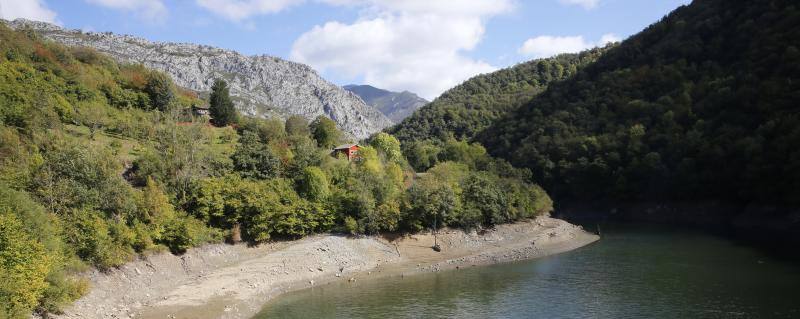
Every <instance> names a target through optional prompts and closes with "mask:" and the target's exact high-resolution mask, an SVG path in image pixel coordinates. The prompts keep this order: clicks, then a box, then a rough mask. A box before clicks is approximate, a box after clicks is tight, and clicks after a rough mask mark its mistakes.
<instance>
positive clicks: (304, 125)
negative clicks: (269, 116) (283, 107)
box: [284, 115, 310, 136]
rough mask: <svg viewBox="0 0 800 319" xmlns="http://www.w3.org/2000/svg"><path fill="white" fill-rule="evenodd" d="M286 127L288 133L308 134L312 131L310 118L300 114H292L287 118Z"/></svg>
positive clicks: (290, 134)
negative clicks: (307, 118) (309, 123)
mask: <svg viewBox="0 0 800 319" xmlns="http://www.w3.org/2000/svg"><path fill="white" fill-rule="evenodd" d="M284 128H285V129H286V135H289V136H292V135H308V134H309V133H310V131H309V129H308V120H306V118H305V117H302V116H300V115H291V116H289V117H288V118H286V125H284Z"/></svg>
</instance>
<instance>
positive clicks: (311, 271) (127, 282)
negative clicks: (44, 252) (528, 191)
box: [59, 217, 599, 318]
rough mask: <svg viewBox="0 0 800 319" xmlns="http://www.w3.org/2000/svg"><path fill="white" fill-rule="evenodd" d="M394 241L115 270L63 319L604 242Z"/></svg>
mask: <svg viewBox="0 0 800 319" xmlns="http://www.w3.org/2000/svg"><path fill="white" fill-rule="evenodd" d="M437 237H438V243H439V245H440V246H441V247H442V251H441V252H435V251H433V249H431V246H432V245H433V241H434V238H433V236H432V235H431V234H416V235H411V236H405V237H400V238H394V239H392V240H387V239H386V238H381V237H365V238H350V237H346V236H340V235H329V234H327V235H316V236H311V237H308V238H304V239H301V240H297V241H291V242H277V243H270V244H264V245H260V246H258V247H248V246H246V245H233V246H232V245H222V244H220V245H208V246H204V247H199V248H195V249H192V250H190V251H189V252H187V253H186V254H184V255H182V256H174V255H171V254H158V255H153V256H149V257H147V258H144V259H142V260H138V261H135V262H131V263H128V264H126V265H124V266H123V267H120V268H119V269H115V270H112V271H110V272H108V273H100V272H97V271H93V272H90V273H87V274H86V276H88V278H89V280H90V281H91V283H92V289H91V291H90V292H89V294H87V295H86V296H84V297H83V298H81V299H80V300H78V301H77V302H76V303H75V304H74V305H73V306H72V307H71V308H69V309H67V311H66V313H65V314H64V315H61V316H59V317H60V318H247V317H249V316H252V315H254V314H255V313H256V312H258V310H259V309H260V308H261V306H262V305H263V304H264V303H265V302H267V301H268V300H269V299H271V298H273V297H275V296H277V295H279V294H281V293H284V292H287V291H291V290H296V289H303V288H308V287H311V286H313V285H322V284H325V283H327V282H331V281H334V280H360V279H367V278H374V277H379V276H391V275H411V274H414V273H420V272H428V271H440V270H444V269H452V268H457V267H465V266H473V265H486V264H494V263H500V262H508V261H514V260H522V259H531V258H538V257H542V256H547V255H552V254H557V253H561V252H564V251H568V250H572V249H575V248H578V247H581V246H584V245H587V244H589V243H592V242H594V241H596V240H598V239H599V237H598V236H596V235H594V234H590V233H588V232H586V231H584V230H583V229H582V228H580V227H578V226H575V225H572V224H569V223H567V222H565V221H563V220H559V219H554V218H549V217H540V218H538V219H536V220H531V221H525V222H519V223H515V224H509V225H501V226H498V227H497V228H495V229H493V230H488V231H485V232H482V233H476V232H474V231H473V232H469V233H467V232H463V231H460V230H443V231H440V233H439V235H438V236H437Z"/></svg>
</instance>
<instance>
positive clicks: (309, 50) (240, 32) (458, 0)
mask: <svg viewBox="0 0 800 319" xmlns="http://www.w3.org/2000/svg"><path fill="white" fill-rule="evenodd" d="M689 2H691V1H690V0H527V1H525V0H0V16H2V17H3V18H4V19H7V20H9V19H15V18H28V19H32V20H39V21H46V22H51V23H55V24H57V25H60V26H62V27H65V28H70V29H81V30H84V31H94V32H105V31H110V32H114V33H119V34H130V35H135V36H139V37H142V38H145V39H148V40H151V41H170V42H190V43H197V44H206V45H212V46H217V47H222V48H225V49H231V50H236V51H238V52H241V53H243V54H247V55H261V54H267V55H272V56H278V57H281V58H285V59H288V60H292V61H296V62H301V63H305V64H309V65H311V66H312V67H313V68H314V69H316V70H317V71H318V72H319V73H320V74H321V75H322V76H323V77H324V78H326V79H328V80H330V81H332V82H334V83H336V84H339V85H345V84H351V83H353V84H370V85H373V86H376V87H379V88H383V89H389V90H392V91H403V90H408V91H411V92H414V93H417V94H419V95H420V96H422V97H424V98H427V99H433V98H435V97H436V96H438V95H439V94H440V93H442V92H444V91H445V90H447V89H449V88H451V87H453V86H455V85H458V84H459V83H461V82H463V81H464V80H467V79H469V78H470V77H472V76H475V75H477V74H481V73H487V72H492V71H494V70H497V69H500V68H504V67H509V66H512V65H514V64H517V63H520V62H524V61H528V60H532V59H536V58H545V57H549V56H552V55H555V54H559V53H565V52H578V51H581V50H585V49H588V48H591V47H594V46H598V45H603V44H605V43H608V42H613V41H620V40H624V39H625V38H627V37H629V36H630V35H633V34H635V33H636V32H638V31H640V30H642V29H643V28H645V27H647V26H648V25H650V24H652V23H654V22H656V21H658V20H659V19H660V18H661V17H663V16H664V15H666V14H668V13H669V12H670V11H672V10H674V9H675V8H677V7H679V6H680V5H684V4H688V3H689Z"/></svg>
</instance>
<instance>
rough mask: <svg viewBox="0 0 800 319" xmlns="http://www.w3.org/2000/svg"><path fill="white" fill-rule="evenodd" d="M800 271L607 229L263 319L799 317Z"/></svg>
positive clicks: (707, 243) (694, 240)
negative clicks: (559, 249) (518, 256)
mask: <svg viewBox="0 0 800 319" xmlns="http://www.w3.org/2000/svg"><path fill="white" fill-rule="evenodd" d="M798 300H800V266H798V265H797V264H796V263H792V262H787V261H783V260H779V259H775V258H772V257H770V256H768V255H765V254H763V253H761V252H760V251H758V250H756V249H753V248H751V247H748V246H740V245H737V244H736V243H735V242H732V241H730V240H727V239H725V238H721V237H716V236H712V235H708V234H705V233H702V232H696V231H683V230H675V229H670V228H667V227H659V226H647V225H641V224H639V225H622V224H614V225H607V226H604V227H603V238H602V240H600V241H599V242H596V243H594V244H592V245H589V246H586V247H583V248H580V249H577V250H574V251H570V252H566V253H563V254H559V255H554V256H549V257H545V258H542V259H537V260H531V261H523V262H515V263H509V264H502V265H494V266H483V267H470V268H466V269H464V268H462V269H461V270H451V271H442V272H438V273H428V274H419V275H414V276H406V277H398V276H395V277H387V278H380V279H378V280H362V281H358V282H356V283H348V282H334V283H331V284H328V285H323V286H318V287H314V288H313V289H306V290H301V291H297V292H292V293H288V294H286V295H283V296H281V297H279V298H277V299H274V300H272V301H271V302H269V303H268V304H266V305H265V307H264V309H263V310H262V312H261V313H259V315H257V316H256V318H398V317H399V318H451V317H457V318H580V317H583V318H587V317H591V318H797V317H800V302H799V301H798Z"/></svg>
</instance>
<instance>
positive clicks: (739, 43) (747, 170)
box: [476, 0, 800, 207]
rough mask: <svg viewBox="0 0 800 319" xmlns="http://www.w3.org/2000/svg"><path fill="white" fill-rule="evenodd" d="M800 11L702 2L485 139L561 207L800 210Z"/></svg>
mask: <svg viewBox="0 0 800 319" xmlns="http://www.w3.org/2000/svg"><path fill="white" fill-rule="evenodd" d="M798 25H800V6H797V2H796V1H789V0H773V1H725V0H695V1H693V2H692V4H690V5H688V6H682V7H680V8H678V9H676V10H675V11H673V12H672V13H670V14H669V15H668V16H666V17H664V18H663V19H662V20H661V21H659V22H657V23H655V24H653V25H651V26H649V27H648V28H646V29H645V30H644V31H642V32H640V33H639V34H636V35H634V36H633V37H631V38H629V39H627V40H626V41H624V42H623V43H621V44H620V45H619V46H617V47H615V48H612V49H610V50H609V51H608V52H606V53H605V54H603V55H602V56H601V57H600V58H599V59H598V60H597V62H595V63H593V64H591V65H590V66H587V67H585V68H583V69H581V70H579V71H578V72H577V73H576V74H575V76H573V77H572V78H570V79H567V80H565V81H563V82H560V83H556V84H553V85H551V86H550V87H549V88H548V90H547V91H545V92H544V93H542V94H540V95H539V96H537V97H535V98H533V99H532V100H530V101H529V102H528V103H526V104H525V105H523V106H521V107H520V108H518V109H516V110H515V111H513V112H511V113H509V114H508V115H506V116H504V117H503V118H502V119H501V120H499V121H496V122H494V123H493V124H492V125H491V127H489V128H488V129H486V130H484V131H483V132H482V133H481V134H480V135H479V136H478V137H477V138H476V140H477V141H479V142H481V143H482V144H483V145H485V146H486V148H487V149H488V150H489V152H490V153H491V154H493V155H496V156H500V157H502V158H505V159H507V160H509V161H510V162H511V163H512V164H514V165H518V166H523V167H528V168H530V169H531V170H532V171H533V172H534V178H535V179H536V180H537V181H539V182H542V183H543V184H544V185H545V188H546V189H548V191H550V192H553V193H555V195H556V196H557V197H558V199H559V200H561V201H562V202H563V201H564V200H572V201H575V202H586V201H610V202H620V201H651V202H652V201H656V202H663V201H673V202H674V201H691V202H694V201H706V200H719V201H725V202H730V203H737V204H742V203H744V204H756V205H771V206H772V205H787V206H793V207H797V205H799V204H800V150H798V148H797V145H800V115H798V114H800V108H798V104H797V101H798V100H800V28H798Z"/></svg>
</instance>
